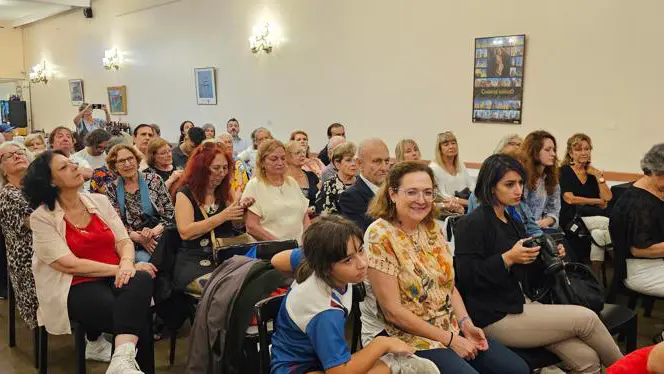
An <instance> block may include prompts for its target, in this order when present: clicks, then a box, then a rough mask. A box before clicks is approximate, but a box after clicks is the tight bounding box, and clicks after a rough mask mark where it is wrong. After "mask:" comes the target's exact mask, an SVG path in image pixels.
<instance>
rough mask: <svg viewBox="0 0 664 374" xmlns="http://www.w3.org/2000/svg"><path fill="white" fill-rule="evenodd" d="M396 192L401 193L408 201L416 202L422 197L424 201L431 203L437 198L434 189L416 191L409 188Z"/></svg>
mask: <svg viewBox="0 0 664 374" xmlns="http://www.w3.org/2000/svg"><path fill="white" fill-rule="evenodd" d="M397 191H402V192H403V193H404V195H406V198H408V200H417V199H419V198H420V196H422V198H423V199H424V200H426V201H433V200H435V199H436V196H438V192H437V191H436V190H434V189H426V190H418V189H416V188H409V189H407V190H402V189H399V190H397Z"/></svg>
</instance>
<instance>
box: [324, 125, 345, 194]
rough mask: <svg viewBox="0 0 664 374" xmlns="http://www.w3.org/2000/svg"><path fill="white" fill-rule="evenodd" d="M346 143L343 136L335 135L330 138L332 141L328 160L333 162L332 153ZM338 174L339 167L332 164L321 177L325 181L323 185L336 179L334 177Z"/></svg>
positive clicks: (328, 148) (328, 144)
mask: <svg viewBox="0 0 664 374" xmlns="http://www.w3.org/2000/svg"><path fill="white" fill-rule="evenodd" d="M345 142H346V138H344V137H343V136H339V135H335V136H333V137H331V138H330V141H329V142H328V143H327V154H328V159H329V160H330V161H332V153H333V152H334V149H335V148H337V147H338V146H340V145H341V144H344V143H345ZM336 174H337V167H336V166H334V163H333V162H330V163H329V164H327V165H326V166H325V167H324V168H323V172H322V173H321V177H322V180H323V183H325V182H327V181H329V180H331V179H334V176H335V175H336Z"/></svg>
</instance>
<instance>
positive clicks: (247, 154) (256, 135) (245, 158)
mask: <svg viewBox="0 0 664 374" xmlns="http://www.w3.org/2000/svg"><path fill="white" fill-rule="evenodd" d="M269 139H273V138H272V133H270V130H268V129H266V128H264V127H259V128H257V129H256V130H254V131H252V132H251V141H252V146H251V147H248V148H247V149H245V150H244V151H242V152H240V153H239V154H238V155H237V158H238V159H239V160H242V162H244V163H245V164H247V166H249V174H251V175H252V176H253V175H254V174H256V154H257V153H258V147H260V145H261V144H262V143H263V142H264V141H266V140H269Z"/></svg>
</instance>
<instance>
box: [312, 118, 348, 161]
mask: <svg viewBox="0 0 664 374" xmlns="http://www.w3.org/2000/svg"><path fill="white" fill-rule="evenodd" d="M333 136H341V137H343V138H344V139H345V138H346V128H345V127H344V125H342V124H340V123H336V122H335V123H333V124H331V125H330V126H328V127H327V138H328V139H332V137H333ZM328 147H329V143H328V144H326V145H325V148H323V149H321V150H320V152H318V158H319V159H320V160H321V161H323V164H325V165H329V164H330V157H329V153H330V152H329V151H328V150H329V149H330V148H333V147H329V148H328Z"/></svg>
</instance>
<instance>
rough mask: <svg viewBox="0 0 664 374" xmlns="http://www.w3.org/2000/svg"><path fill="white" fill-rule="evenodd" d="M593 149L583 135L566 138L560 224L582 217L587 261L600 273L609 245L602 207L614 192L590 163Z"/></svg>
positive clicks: (606, 224) (562, 167)
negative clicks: (587, 234)
mask: <svg viewBox="0 0 664 374" xmlns="http://www.w3.org/2000/svg"><path fill="white" fill-rule="evenodd" d="M592 149H593V145H592V141H591V140H590V137H589V136H588V135H586V134H582V133H579V134H574V135H572V136H571V137H570V138H569V139H568V140H567V151H566V152H565V158H564V159H563V163H562V166H561V167H560V193H561V194H562V202H561V208H560V225H561V226H562V227H567V225H568V224H569V223H570V222H572V220H573V219H574V216H575V215H577V216H579V217H581V220H582V221H583V223H584V224H585V225H586V228H587V229H588V231H590V235H591V236H592V238H593V240H592V242H591V244H590V264H591V266H592V268H593V271H594V272H595V273H596V274H598V275H599V274H600V272H601V271H602V262H604V247H605V246H607V245H608V244H611V236H610V235H609V218H608V216H607V212H606V210H605V209H606V207H607V205H608V202H609V201H610V200H611V198H612V197H613V195H612V194H611V190H610V189H609V186H608V185H607V184H606V180H605V179H604V175H603V174H602V172H601V171H599V170H597V169H596V168H595V167H594V166H592V165H591V164H590V160H591V151H592Z"/></svg>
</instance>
